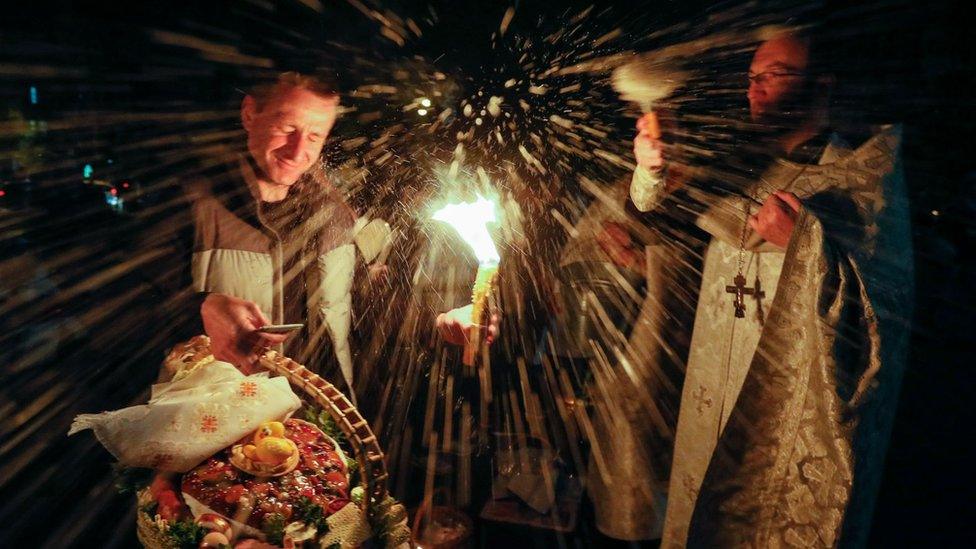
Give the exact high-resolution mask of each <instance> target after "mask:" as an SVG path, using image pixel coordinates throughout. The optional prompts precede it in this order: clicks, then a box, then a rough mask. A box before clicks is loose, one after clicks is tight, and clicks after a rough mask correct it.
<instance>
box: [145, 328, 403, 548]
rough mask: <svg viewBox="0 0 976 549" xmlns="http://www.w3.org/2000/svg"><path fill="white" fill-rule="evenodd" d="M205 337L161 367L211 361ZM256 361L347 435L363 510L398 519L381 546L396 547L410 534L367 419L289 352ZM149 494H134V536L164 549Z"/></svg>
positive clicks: (375, 519) (177, 350)
mask: <svg viewBox="0 0 976 549" xmlns="http://www.w3.org/2000/svg"><path fill="white" fill-rule="evenodd" d="M213 360H214V359H213V355H212V353H211V350H210V339H209V338H208V337H206V336H197V337H194V338H193V339H191V340H189V341H187V342H185V343H182V344H179V345H177V346H175V347H174V348H173V350H172V351H171V352H170V354H169V356H168V357H167V359H166V364H165V367H166V369H167V370H170V373H177V372H179V371H188V370H192V369H193V368H196V367H199V366H202V365H205V364H207V363H209V362H212V361H213ZM259 364H260V365H261V366H262V367H264V368H265V369H267V370H268V371H270V372H271V373H272V374H273V375H280V376H282V377H284V378H285V379H287V380H288V382H289V383H290V384H291V386H292V388H293V389H294V390H295V392H296V393H298V394H299V396H302V397H303V398H302V400H303V401H305V402H306V403H310V404H314V405H316V406H318V407H320V408H322V409H323V410H325V411H326V412H327V413H328V414H329V416H330V417H331V418H332V419H333V420H334V421H335V422H336V425H337V426H338V427H339V428H340V429H341V430H342V432H343V434H344V435H345V436H346V440H348V442H349V444H350V446H351V447H352V451H353V453H354V455H355V457H356V461H357V462H358V463H359V482H360V486H362V488H363V490H364V493H365V494H366V497H363V499H362V504H361V507H362V509H363V512H364V513H365V514H366V516H367V517H369V519H370V523H371V524H373V525H374V533H375V530H376V527H375V525H377V524H382V523H384V522H385V523H386V524H387V526H389V525H392V524H394V523H395V524H402V525H404V526H402V527H401V528H395V529H389V530H387V536H386V538H387V539H385V540H383V541H385V545H386V546H388V547H395V546H399V545H401V544H403V543H405V542H407V541H408V539H409V529H408V528H407V527H406V526H405V523H406V512H405V510H404V508H403V506H402V505H400V504H398V503H396V502H394V501H393V500H392V499H390V498H389V497H388V494H387V487H386V483H387V478H388V476H389V475H388V473H387V471H386V463H385V460H384V456H383V451H382V450H381V449H380V447H379V444H378V443H377V440H376V436H375V435H374V434H373V431H372V430H371V429H370V427H369V424H368V423H367V422H366V420H365V419H364V418H363V417H362V415H360V413H359V411H358V410H357V409H356V407H355V406H353V404H352V403H351V402H350V401H349V399H348V398H346V396H345V395H343V394H342V392H340V391H339V390H338V389H336V388H335V386H333V385H332V384H331V383H329V382H328V381H326V380H324V379H322V378H321V377H319V376H318V375H316V374H315V373H313V372H312V371H310V370H308V369H307V368H305V367H304V366H302V365H301V364H298V363H297V362H295V361H294V360H291V359H290V358H288V357H285V356H282V355H281V354H279V353H277V352H275V351H267V352H265V354H264V355H263V356H261V357H260V358H259ZM147 498H151V496H149V494H148V489H146V490H143V491H142V492H140V494H139V496H138V500H137V503H138V506H139V511H138V512H137V513H136V517H137V518H136V521H137V535H138V537H139V541H140V542H141V543H142V544H143V546H145V547H147V548H150V549H157V548H158V549H164V548H169V547H171V545H170V544H169V541H168V538H167V536H165V535H164V534H163V533H162V532H161V531H160V528H159V525H158V524H157V523H156V522H155V520H154V518H153V517H150V516H149V515H148V514H147V513H145V512H144V511H142V507H143V505H144V504H145V503H147V502H148V501H149V500H148V499H147Z"/></svg>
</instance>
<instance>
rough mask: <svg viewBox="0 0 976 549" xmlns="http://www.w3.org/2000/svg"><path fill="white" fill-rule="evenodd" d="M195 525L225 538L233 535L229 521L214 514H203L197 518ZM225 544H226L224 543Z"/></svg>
mask: <svg viewBox="0 0 976 549" xmlns="http://www.w3.org/2000/svg"><path fill="white" fill-rule="evenodd" d="M197 524H199V525H200V526H202V527H204V528H206V529H207V530H209V531H210V532H211V533H215V534H220V535H222V536H224V537H225V538H228V539H229V538H230V537H231V536H232V535H233V532H234V529H233V527H231V525H230V521H229V520H227V519H226V518H224V517H222V516H220V515H218V514H216V513H204V514H202V515H200V516H199V517H197ZM224 543H227V542H224Z"/></svg>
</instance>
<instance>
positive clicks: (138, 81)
mask: <svg viewBox="0 0 976 549" xmlns="http://www.w3.org/2000/svg"><path fill="white" fill-rule="evenodd" d="M431 3H432V4H434V5H435V7H436V12H437V13H438V14H439V18H440V19H439V23H437V24H435V25H432V26H429V27H425V29H424V36H423V37H422V38H421V39H418V40H415V41H413V42H411V43H409V44H407V45H406V46H405V47H404V48H397V47H395V46H394V45H393V44H391V42H390V41H389V40H386V39H384V38H381V37H380V36H379V34H378V32H377V25H376V23H375V22H373V21H370V20H369V19H367V18H366V17H364V16H362V14H360V13H359V12H357V11H355V10H354V9H353V8H351V7H350V6H348V5H346V4H345V3H343V2H335V3H330V4H332V5H330V7H329V8H328V10H327V11H326V13H327V14H328V16H327V17H323V16H321V15H318V14H316V13H315V12H312V11H310V10H308V9H307V8H305V7H304V6H302V5H301V4H300V3H298V2H294V3H292V2H282V3H279V4H276V5H274V6H275V8H274V9H273V10H270V11H269V10H268V9H267V6H266V5H264V4H261V3H258V2H254V3H251V2H228V3H209V2H201V3H191V2H186V3H180V2H176V3H153V4H149V3H146V4H144V5H136V3H125V4H115V3H113V4H112V5H109V4H100V3H95V2H53V3H33V4H32V5H31V6H27V7H25V6H20V7H18V8H17V9H15V10H9V9H5V10H4V12H3V21H2V23H0V25H2V27H0V107H3V108H5V109H7V110H8V117H7V118H6V119H5V120H7V121H6V122H4V126H2V127H3V131H0V141H2V144H0V149H3V150H14V149H17V148H18V147H20V148H25V147H26V148H30V147H39V148H40V149H41V150H42V155H43V162H42V165H41V167H40V169H38V170H37V171H36V172H35V175H34V176H33V177H32V178H31V179H32V181H31V186H30V189H31V191H30V193H28V194H27V195H25V194H24V193H22V192H21V191H17V190H15V189H21V188H22V187H23V186H20V187H18V186H16V185H14V183H17V182H18V181H19V180H20V178H22V176H23V174H21V173H16V171H15V170H13V169H12V168H11V169H6V171H4V172H0V177H2V179H3V181H4V183H5V186H4V187H2V188H4V189H10V192H9V193H8V194H7V195H6V196H0V208H3V210H2V211H3V218H2V219H0V236H2V238H3V241H2V244H0V246H2V248H0V251H2V258H3V259H4V260H5V261H6V260H10V259H11V258H21V260H22V262H21V263H11V262H10V261H8V263H7V264H8V265H18V266H22V268H21V267H18V268H17V269H16V271H17V272H15V273H13V274H16V275H18V276H23V275H24V273H26V272H28V271H32V272H41V273H43V276H41V275H37V276H33V277H31V276H28V277H27V278H29V279H32V280H40V279H44V280H45V281H47V282H46V283H38V284H36V285H35V286H36V293H35V294H33V295H32V296H31V299H27V300H26V301H24V302H15V301H13V300H12V299H13V298H11V297H10V295H12V294H0V297H3V299H6V300H7V301H0V326H2V327H3V328H4V332H3V335H2V336H0V347H2V349H0V359H2V362H0V492H2V494H3V497H2V499H0V546H5V547H6V546H21V545H25V544H27V543H30V544H31V545H34V546H42V547H68V546H71V547H94V546H102V547H128V546H131V545H132V544H133V543H134V537H133V535H134V534H133V530H132V527H131V526H130V525H132V524H133V516H132V512H133V509H132V508H133V505H132V501H131V499H129V498H127V497H122V496H119V495H117V494H116V493H115V490H114V488H113V486H112V479H111V476H110V474H109V463H110V461H111V459H110V456H109V455H108V454H107V453H105V452H104V451H103V450H101V448H100V446H98V445H97V443H96V442H95V441H94V440H93V437H91V436H90V435H82V436H77V437H72V438H70V439H69V438H67V437H65V433H66V432H67V428H68V425H69V424H70V420H71V418H72V417H73V416H74V415H76V414H78V413H81V412H90V411H94V410H102V409H115V408H119V407H122V406H126V405H129V404H131V403H134V402H138V401H140V400H144V399H145V398H146V393H145V391H146V388H147V387H148V384H149V383H151V381H152V380H153V379H154V377H155V375H156V365H157V364H158V363H159V360H160V358H161V356H162V355H161V352H162V348H163V346H164V341H165V340H166V337H164V336H165V335H167V334H170V333H171V328H170V327H167V326H161V325H160V324H159V323H160V322H163V320H162V319H163V318H165V317H161V316H160V315H159V314H157V313H153V312H151V311H146V310H143V309H142V308H141V307H140V306H139V304H140V303H142V302H141V301H140V299H143V298H145V296H146V295H147V294H148V293H151V291H150V290H149V289H147V288H146V287H145V286H144V284H143V283H142V281H140V280H139V279H137V278H136V277H133V276H131V275H127V274H124V273H123V274H119V275H111V274H110V275H105V273H106V272H109V271H110V270H111V267H112V266H113V265H116V264H120V263H124V262H125V261H129V260H131V259H132V255H131V253H130V252H131V250H133V249H134V246H135V245H136V243H137V241H138V238H139V233H140V231H141V230H144V229H145V227H147V226H149V224H150V221H152V222H157V221H158V219H157V218H158V217H160V216H163V215H164V214H165V208H164V209H163V210H155V211H154V210H153V207H154V206H157V205H160V204H167V202H166V201H167V199H168V197H169V194H168V193H170V192H171V191H172V189H173V187H174V181H175V179H177V178H178V176H179V174H180V173H181V169H183V168H184V167H185V166H186V164H185V162H184V161H183V160H182V159H181V158H180V156H179V154H177V153H175V152H174V150H176V149H178V147H176V146H175V145H174V141H173V139H172V137H173V135H175V134H177V133H181V132H194V133H193V135H196V136H200V137H199V139H200V140H201V141H200V143H203V144H206V143H209V142H210V141H208V139H212V140H219V139H222V138H223V137H222V136H221V134H220V132H221V131H223V130H226V129H227V128H231V129H233V128H234V127H236V126H234V117H235V116H236V105H237V102H238V101H239V97H240V96H239V95H237V94H236V92H235V89H237V88H239V87H241V86H243V85H245V83H246V82H249V81H252V80H254V79H255V78H257V77H259V76H261V75H263V74H267V73H269V72H276V71H277V70H280V69H282V68H291V67H299V68H300V67H307V66H309V64H314V63H316V62H317V61H319V60H321V59H322V58H325V59H329V60H330V61H331V62H333V63H334V64H335V66H337V67H340V68H342V67H343V66H344V61H348V60H349V59H351V58H353V57H357V56H358V57H361V58H364V59H377V60H380V61H382V60H383V59H386V58H390V59H393V58H397V59H400V58H403V57H409V56H410V55H413V54H419V55H423V56H424V57H425V58H427V59H431V60H433V59H436V60H437V63H436V64H437V66H439V67H445V70H457V71H462V72H464V73H466V74H477V73H478V70H479V69H481V68H482V67H486V66H490V65H491V64H492V62H493V60H494V58H495V56H497V51H495V50H493V49H491V47H490V40H489V36H490V34H491V33H492V32H493V31H494V30H495V29H496V28H497V25H498V21H499V20H500V19H501V16H502V13H503V12H504V10H505V9H506V8H507V7H508V6H509V5H510V3H508V2H487V1H474V0H469V1H454V2H448V1H440V2H431ZM591 3H592V2H567V3H560V4H559V5H558V6H553V5H550V4H551V3H547V2H521V3H518V4H519V5H518V11H517V16H516V18H515V20H514V21H513V24H512V32H523V33H531V31H532V30H533V28H535V25H536V23H537V22H538V21H539V19H538V18H540V17H541V18H548V20H550V21H552V20H556V21H558V19H559V17H560V15H561V14H562V13H564V11H565V10H568V9H570V8H574V9H578V8H582V7H585V6H587V5H589V4H591ZM597 4H598V8H597V11H600V10H601V9H602V8H603V7H604V6H606V7H611V8H612V10H611V11H610V12H608V14H607V15H606V16H605V17H603V18H602V19H601V21H603V22H604V23H605V24H607V25H609V27H608V28H613V25H614V24H621V25H623V26H624V28H625V29H627V30H628V32H632V33H633V35H634V36H642V35H646V34H647V33H649V32H650V31H653V30H655V29H663V28H668V27H670V26H672V25H674V24H678V23H682V22H684V23H686V24H687V25H688V26H689V28H691V29H694V28H696V27H698V26H702V25H706V24H707V22H708V18H709V16H710V15H711V14H715V13H722V12H725V11H726V10H728V9H730V8H731V7H734V6H735V4H733V3H722V4H715V3H706V2H663V1H662V2H649V1H644V2H638V3H633V2H618V3H614V2H606V1H601V2H598V3H597ZM385 5H386V6H388V7H390V8H391V9H393V10H394V11H396V12H397V13H401V14H403V15H405V16H407V15H409V14H421V15H418V16H417V17H418V20H420V18H421V17H422V14H423V13H425V11H426V6H427V3H426V2H389V3H387V4H385ZM766 9H768V10H770V11H787V12H789V11H791V10H797V9H798V8H796V7H795V6H794V7H790V6H788V5H786V4H783V3H768V6H766ZM819 17H821V19H826V20H827V21H828V22H829V23H828V24H829V25H831V26H833V28H834V29H835V31H836V32H835V33H834V34H833V36H834V37H835V39H836V40H838V41H839V43H841V44H843V47H842V48H840V49H841V52H842V53H843V54H844V56H843V57H844V59H843V61H844V64H843V66H842V69H841V77H842V81H843V82H844V85H845V86H846V87H845V88H843V89H844V90H845V96H844V99H845V100H848V101H850V102H851V103H852V104H854V105H858V106H860V112H862V113H863V114H864V116H865V118H866V119H867V120H868V121H874V122H881V121H895V122H901V123H903V124H904V130H905V133H904V136H905V140H904V149H903V152H904V157H905V166H906V173H907V177H908V183H909V186H910V189H911V198H912V205H913V223H914V233H915V262H916V288H917V289H916V295H917V299H916V307H915V311H916V317H915V322H914V326H915V334H914V340H913V348H912V358H911V362H910V365H909V368H908V370H907V372H906V375H905V380H904V385H903V390H902V396H901V400H900V403H899V409H898V415H897V419H896V424H895V427H894V433H893V436H892V443H891V448H890V451H889V453H888V458H887V463H886V472H885V477H884V482H883V485H882V488H881V493H880V495H879V498H878V503H877V509H876V513H875V523H874V526H873V534H872V545H876V546H880V547H887V546H901V545H903V544H904V545H910V544H918V545H922V544H924V545H926V546H929V545H943V544H945V545H949V544H953V545H955V544H957V543H958V542H961V541H973V540H976V529H974V526H973V523H974V520H976V515H974V513H973V509H974V506H973V505H972V503H971V502H970V501H969V498H970V496H971V494H972V483H971V482H969V481H967V479H969V478H970V477H971V474H967V473H968V470H969V467H970V463H972V458H973V455H972V453H971V452H969V451H968V446H969V444H967V443H968V441H967V440H966V434H967V433H968V432H971V431H972V428H971V425H972V420H973V419H974V414H973V411H972V410H973V406H972V402H971V395H973V394H976V393H974V389H976V383H974V376H973V374H972V371H971V364H972V360H970V359H968V357H969V353H970V352H971V346H968V345H967V346H966V348H964V347H963V345H964V343H969V342H970V341H971V340H972V333H973V331H972V328H971V326H972V325H973V320H974V315H973V304H974V303H976V299H974V296H973V283H974V282H976V276H974V274H976V265H974V260H973V254H972V250H973V249H974V248H973V244H974V240H976V226H974V225H973V221H972V220H973V215H974V214H976V192H974V188H973V182H974V178H976V161H974V156H973V154H972V153H973V151H972V147H971V145H970V143H971V141H972V139H971V137H970V134H971V125H972V122H973V120H974V119H973V116H972V115H973V99H972V96H973V89H974V88H973V85H974V84H976V82H974V70H973V61H974V59H973V55H974V53H973V52H974V49H973V48H972V46H971V37H970V36H968V33H970V32H971V31H970V30H969V28H968V25H967V23H968V21H969V20H968V19H967V18H966V17H965V14H964V13H963V6H962V3H961V2H960V3H953V2H940V3H924V4H923V3H910V2H885V1H877V2H867V3H862V4H856V5H853V6H851V5H848V4H847V3H843V4H841V3H839V2H838V3H836V4H830V3H828V5H827V6H826V7H825V8H824V9H823V10H822V11H821V12H820V15H819ZM149 29H158V30H171V31H179V32H183V33H186V34H190V35H196V36H198V37H204V38H206V39H207V40H211V41H212V42H214V43H219V44H232V45H234V46H235V47H236V52H235V53H236V54H240V55H245V56H252V57H257V58H266V59H272V60H274V63H273V66H271V67H263V66H260V65H257V66H256V65H254V64H249V63H251V62H250V61H248V62H247V63H240V62H234V61H228V60H227V59H224V60H223V61H220V60H217V61H215V60H214V59H207V58H202V57H200V56H194V55H187V52H186V49H185V48H180V47H177V46H172V45H165V44H161V43H159V41H154V40H151V39H149V38H148V36H149V34H148V30H149ZM638 33H639V34H638ZM337 44H339V45H345V46H348V48H343V47H339V46H337ZM640 46H641V41H640V40H636V39H635V41H634V46H633V47H635V48H637V49H640ZM367 65H368V64H367ZM744 69H745V67H735V68H734V70H737V71H744ZM370 70H373V71H382V70H383V64H382V63H377V64H376V65H375V66H373V67H372V68H371V69H370V68H363V67H362V66H360V67H359V68H357V69H356V71H357V72H356V73H355V74H352V75H350V76H351V77H352V78H353V79H355V78H357V77H359V78H361V77H363V76H364V74H366V73H368V72H369V71H370ZM366 76H369V75H368V74H366ZM30 86H35V87H36V88H37V89H38V92H39V95H40V99H41V100H40V101H39V104H37V105H32V104H31V102H30V100H29V92H28V89H29V87H30ZM11 109H14V110H18V111H20V112H21V113H22V116H23V118H24V119H36V120H40V121H44V123H45V124H46V128H44V129H43V131H41V130H38V132H39V133H38V135H37V136H35V137H33V138H30V139H25V138H23V137H22V133H18V132H15V131H13V130H11V128H12V127H13V126H12V125H11V123H10V117H9V111H10V110H11ZM94 113H97V115H96V114H94ZM192 113H199V114H200V116H198V117H193V116H191V114H192ZM167 120H171V121H173V122H172V123H168V122H166V121H167ZM338 131H340V132H341V131H355V128H339V130H338ZM211 134H212V135H211ZM207 136H211V137H207ZM224 137H226V136H224ZM132 143H140V144H141V145H140V146H129V147H127V146H126V145H127V144H132ZM109 159H111V160H112V163H111V164H109V163H108V160H109ZM85 163H92V164H93V166H94V168H95V171H96V177H104V178H105V179H107V180H109V181H111V182H114V184H118V183H120V182H122V181H130V182H131V183H132V185H133V186H134V187H138V189H139V193H134V194H133V195H131V200H130V202H129V203H130V204H131V205H132V207H133V208H136V207H138V208H141V212H142V213H141V214H140V215H121V216H120V215H118V214H116V213H114V212H111V211H107V210H104V209H99V208H98V207H96V206H97V205H98V204H101V198H102V197H101V196H94V197H93V196H91V195H90V194H85V193H83V192H81V191H78V190H77V189H78V188H80V187H79V186H77V185H74V184H75V183H78V181H77V180H78V179H79V177H78V176H79V174H80V172H81V166H83V165H84V164H85ZM0 169H4V168H0ZM72 189H74V190H72ZM119 191H120V192H122V193H123V194H125V192H126V191H125V190H124V189H122V188H121V187H119ZM140 201H141V202H140ZM154 215H155V217H154ZM28 256H33V258H34V261H27V260H23V258H24V257H28ZM0 275H2V276H5V277H7V280H4V281H0V287H7V286H9V285H10V282H8V281H9V280H14V279H13V278H11V276H12V274H11V271H9V270H8V271H0ZM147 333H154V334H158V335H159V337H157V338H150V339H151V341H150V343H146V339H145V337H138V336H139V334H147ZM38 334H41V335H38ZM45 334H57V335H45ZM32 338H33V339H32ZM45 338H47V339H45ZM39 340H40V343H39ZM43 341H48V342H50V344H51V347H49V348H46V347H44V345H42V344H41V343H43ZM170 341H172V340H170ZM45 349H47V350H45ZM32 353H33V354H32ZM25 357H26V358H25ZM120 525H121V526H120Z"/></svg>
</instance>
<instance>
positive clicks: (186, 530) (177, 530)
mask: <svg viewBox="0 0 976 549" xmlns="http://www.w3.org/2000/svg"><path fill="white" fill-rule="evenodd" d="M166 534H167V535H168V536H169V538H170V539H171V540H172V541H173V544H174V545H176V546H177V547H179V548H180V549H196V548H197V547H200V542H201V541H203V536H205V535H207V530H206V528H204V527H203V526H200V525H199V524H197V523H195V522H191V521H188V520H178V521H176V522H174V523H172V524H170V525H169V529H168V530H167V531H166Z"/></svg>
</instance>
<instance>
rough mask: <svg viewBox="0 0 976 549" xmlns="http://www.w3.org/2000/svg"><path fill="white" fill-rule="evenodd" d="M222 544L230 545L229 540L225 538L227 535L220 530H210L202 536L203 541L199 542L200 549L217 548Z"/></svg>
mask: <svg viewBox="0 0 976 549" xmlns="http://www.w3.org/2000/svg"><path fill="white" fill-rule="evenodd" d="M223 545H230V540H229V539H227V536H225V535H223V534H221V533H220V532H210V533H209V534H207V535H206V536H203V541H201V542H200V549H217V548H218V547H221V546H223Z"/></svg>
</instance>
